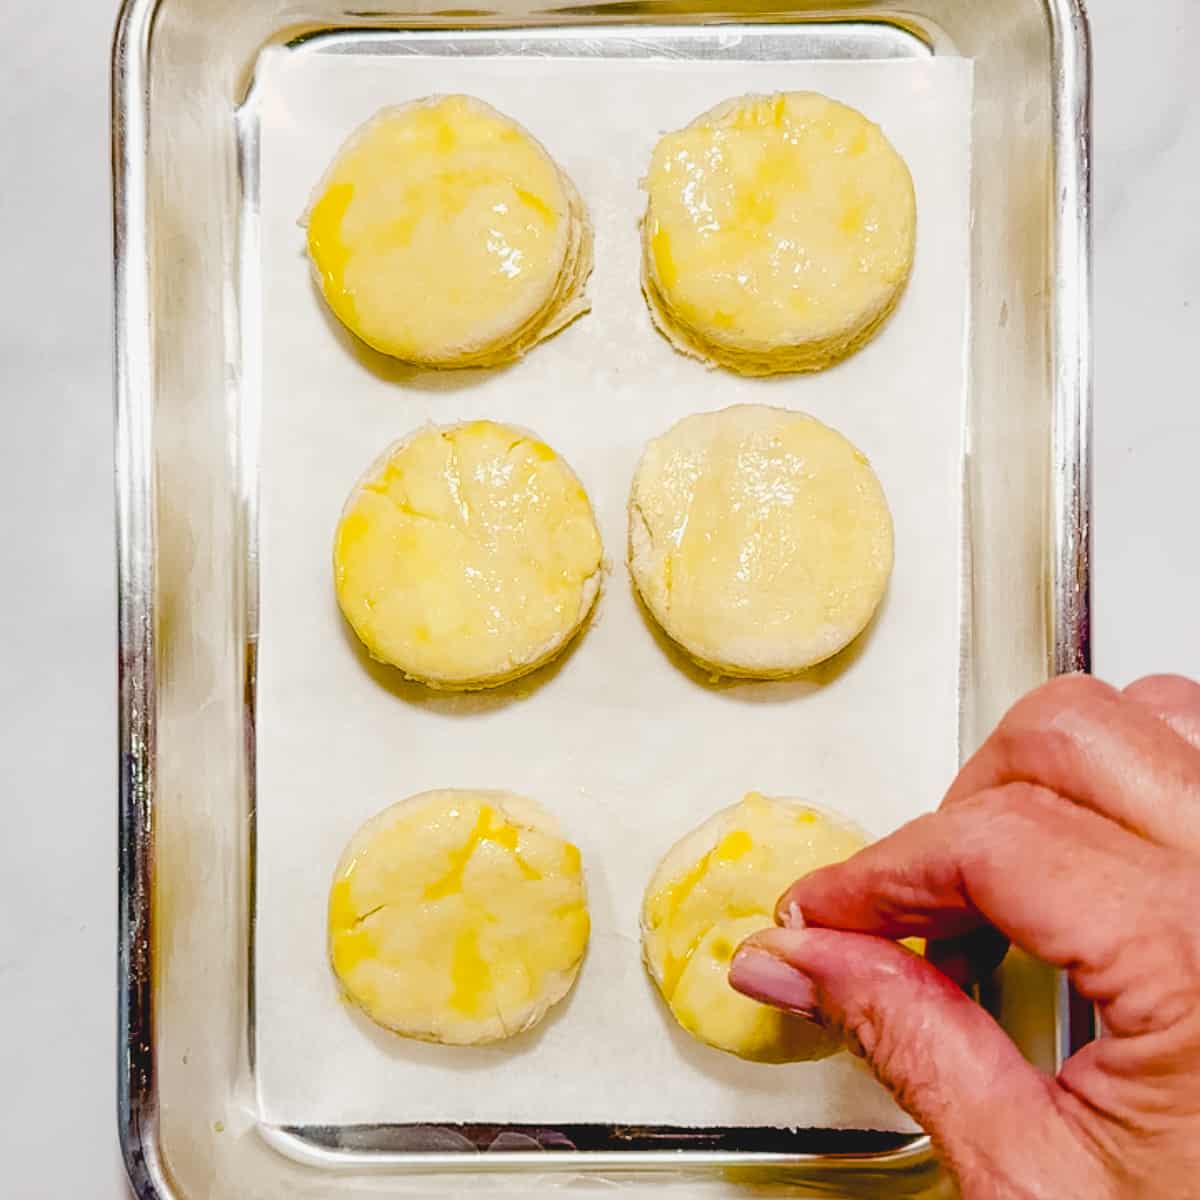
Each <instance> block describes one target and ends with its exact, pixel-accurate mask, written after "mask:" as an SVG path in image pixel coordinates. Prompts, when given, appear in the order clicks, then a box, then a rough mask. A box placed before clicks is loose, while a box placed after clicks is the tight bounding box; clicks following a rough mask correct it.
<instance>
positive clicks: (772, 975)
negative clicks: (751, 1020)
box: [729, 946, 819, 1018]
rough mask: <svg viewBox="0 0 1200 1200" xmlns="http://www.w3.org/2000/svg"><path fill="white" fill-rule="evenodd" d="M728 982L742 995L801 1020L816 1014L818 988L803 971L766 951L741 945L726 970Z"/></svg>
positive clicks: (817, 1008) (817, 1009)
mask: <svg viewBox="0 0 1200 1200" xmlns="http://www.w3.org/2000/svg"><path fill="white" fill-rule="evenodd" d="M729 982H730V984H732V985H733V987H735V988H736V989H737V990H738V991H739V992H741V993H742V994H743V995H744V996H749V997H750V999H751V1000H758V1001H759V1002H760V1003H762V1004H769V1005H771V1007H772V1008H781V1009H783V1010H784V1011H785V1012H790V1013H795V1014H796V1015H797V1016H800V1017H809V1018H813V1017H815V1016H816V1015H817V1012H818V1011H819V1005H818V1003H817V989H816V987H814V986H813V981H812V980H811V979H809V977H808V976H807V975H805V974H804V972H803V971H798V970H797V969H796V968H795V967H793V966H792V965H791V964H790V963H786V962H784V961H783V959H781V958H776V957H775V955H774V954H769V953H768V952H767V951H766V950H757V949H755V948H754V947H753V946H743V947H742V949H740V950H739V951H738V952H737V953H736V954H735V955H734V956H733V963H732V964H731V965H730V968H729Z"/></svg>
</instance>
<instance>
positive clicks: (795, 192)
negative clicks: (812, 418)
mask: <svg viewBox="0 0 1200 1200" xmlns="http://www.w3.org/2000/svg"><path fill="white" fill-rule="evenodd" d="M645 187H646V192H647V205H646V213H645V217H644V219H643V222H642V248H643V255H642V267H643V273H642V287H643V291H644V293H645V296H646V300H647V302H648V304H649V306H650V311H651V314H652V316H653V318H654V321H655V323H656V324H657V325H658V327H659V329H660V330H661V331H662V332H663V333H664V334H665V335H666V337H667V338H668V339H669V340H670V341H671V342H672V343H673V344H674V345H675V346H676V348H677V349H679V350H681V351H682V352H684V353H685V354H690V355H692V356H694V357H696V358H700V359H702V360H704V361H705V362H708V363H709V364H711V365H720V366H724V367H728V368H730V369H731V370H735V371H739V372H741V373H743V374H746V375H767V374H772V373H774V372H782V371H816V370H820V369H821V368H823V367H827V366H830V365H831V364H832V363H835V362H837V361H838V360H840V359H843V358H845V357H846V356H847V355H849V354H850V353H852V352H853V351H854V350H856V349H857V348H858V347H860V346H861V345H863V343H864V342H866V341H867V340H868V339H869V338H870V337H871V336H872V335H873V334H874V333H875V331H876V330H877V329H878V328H879V327H880V325H881V324H882V323H883V321H884V320H885V319H886V317H887V316H888V314H889V313H890V312H891V311H892V309H893V307H894V306H895V304H896V302H897V301H898V299H899V297H900V294H901V292H902V291H903V289H904V285H905V283H906V281H907V279H908V275H909V272H910V269H911V267H912V262H913V253H914V246H915V237H916V198H915V194H914V191H913V183H912V177H911V175H910V174H909V170H908V167H907V166H906V165H905V162H904V160H903V159H902V158H901V157H900V155H899V154H898V153H897V152H896V150H895V149H894V148H893V147H892V145H891V143H890V142H889V141H888V140H887V138H886V137H885V136H884V135H883V132H882V131H881V130H880V129H879V127H878V126H877V125H875V124H873V123H872V122H871V121H869V120H867V118H866V117H864V116H863V115H862V114H861V113H859V112H857V111H856V110H855V109H852V108H848V107H846V106H845V105H844V104H839V103H837V102H836V101H834V100H830V99H828V98H827V97H825V96H821V95H818V94H817V93H815V92H784V93H780V94H777V95H774V96H744V97H740V98H738V99H735V100H729V101H727V102H726V103H724V104H721V105H719V106H718V107H717V108H714V109H713V110H712V111H711V112H707V113H705V114H703V115H702V116H700V117H697V118H696V120H695V121H693V122H692V123H691V124H690V125H688V126H687V127H686V128H685V129H681V130H679V131H678V132H675V133H669V134H667V135H666V136H665V137H664V138H663V139H662V140H661V141H660V142H659V143H658V145H657V146H656V148H655V150H654V155H653V157H652V159H651V162H650V169H649V172H648V175H647V178H646V182H645Z"/></svg>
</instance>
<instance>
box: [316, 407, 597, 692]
mask: <svg viewBox="0 0 1200 1200" xmlns="http://www.w3.org/2000/svg"><path fill="white" fill-rule="evenodd" d="M602 556H603V549H602V546H601V543H600V533H599V530H598V529H597V528H596V520H595V517H594V516H593V514H592V506H591V503H590V502H589V500H588V497H587V494H586V493H585V492H584V490H583V486H582V485H581V484H580V482H579V480H578V478H577V477H576V475H575V473H574V472H573V471H572V470H571V468H570V467H569V466H568V465H567V464H566V463H565V462H564V461H563V460H562V459H561V458H559V456H558V455H557V454H555V452H554V451H553V450H551V449H550V447H549V446H547V445H546V444H545V443H544V442H541V441H539V440H538V439H537V438H536V437H534V436H533V435H532V434H529V433H527V432H525V431H524V430H520V429H517V428H515V427H513V426H510V425H501V424H498V423H496V422H494V421H473V422H470V423H468V424H463V425H452V426H446V427H438V426H432V425H430V426H426V427H424V428H422V429H419V430H417V431H416V432H415V433H413V434H412V435H410V436H409V437H407V438H405V439H404V440H402V441H400V442H398V443H396V444H395V445H394V446H392V447H390V448H389V449H388V450H387V451H386V452H385V453H384V454H383V455H382V456H381V457H380V458H379V459H378V460H377V461H376V462H375V463H374V464H373V465H372V466H371V467H370V469H369V470H368V471H367V473H366V474H365V475H364V476H363V478H362V479H361V480H360V481H359V483H358V484H357V485H356V487H355V489H354V491H353V492H352V493H351V495H350V498H349V500H348V501H347V502H346V507H345V509H344V510H343V512H342V517H341V520H340V522H339V523H338V527H337V532H336V535H335V538H334V551H333V564H334V582H335V587H336V591H337V599H338V604H339V605H340V606H341V610H342V612H343V614H344V615H345V617H346V619H347V621H349V623H350V625H351V627H352V628H353V629H354V632H355V633H356V634H357V635H358V637H359V639H360V640H361V641H362V643H363V644H364V645H365V646H366V648H367V651H368V653H369V654H370V655H371V657H372V658H375V659H378V660H379V661H381V662H384V663H388V664H390V665H392V666H395V667H398V668H399V669H400V670H401V671H403V672H404V673H405V675H407V676H408V677H409V678H410V679H416V680H419V681H420V682H422V683H425V684H427V685H428V686H430V687H434V688H446V689H451V690H460V689H470V688H485V687H493V686H496V685H497V684H501V683H506V682H508V681H509V680H511V679H516V678H517V677H519V676H521V675H524V674H527V673H528V672H529V671H532V670H534V669H535V668H537V667H539V666H541V665H542V664H543V663H545V662H547V661H549V660H550V659H551V658H553V657H554V656H555V655H556V654H557V653H558V652H559V651H560V650H562V649H563V647H564V646H566V644H567V643H568V642H569V641H570V639H571V638H572V637H573V636H574V635H575V633H576V632H577V631H578V630H579V628H580V627H581V626H582V625H583V623H584V621H585V620H586V619H587V616H588V613H589V612H590V611H591V608H592V605H593V604H594V602H595V599H596V596H597V594H598V592H599V589H600V578H601V568H602Z"/></svg>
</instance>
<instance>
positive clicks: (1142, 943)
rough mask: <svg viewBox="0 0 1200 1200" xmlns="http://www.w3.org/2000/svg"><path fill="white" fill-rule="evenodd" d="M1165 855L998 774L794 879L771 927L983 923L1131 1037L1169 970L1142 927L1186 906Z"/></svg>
mask: <svg viewBox="0 0 1200 1200" xmlns="http://www.w3.org/2000/svg"><path fill="white" fill-rule="evenodd" d="M1174 864H1175V856H1174V854H1173V852H1170V851H1166V850H1163V849H1161V848H1159V847H1157V846H1154V845H1152V844H1151V843H1149V842H1146V841H1144V840H1142V839H1140V838H1137V837H1135V836H1134V835H1133V834H1131V833H1129V832H1128V831H1127V830H1124V829H1121V828H1120V827H1118V826H1116V825H1114V824H1112V822H1110V821H1107V820H1105V819H1104V818H1102V817H1100V816H1098V815H1097V814H1096V813H1093V812H1089V811H1088V810H1086V809H1080V808H1075V807H1073V806H1071V805H1067V804H1064V803H1063V802H1062V801H1061V800H1060V799H1059V798H1058V797H1057V796H1055V795H1054V794H1053V793H1050V792H1047V791H1045V790H1043V789H1040V788H1033V787H1030V786H1028V785H1025V784H1010V785H1008V786H1007V787H1004V788H997V789H994V790H992V791H989V792H984V793H982V794H981V795H979V796H976V797H974V798H973V799H971V800H967V801H962V802H961V803H958V804H955V805H952V806H950V807H949V808H944V809H942V810H940V811H939V812H936V813H931V814H929V815H928V816H925V817H922V818H920V819H919V820H917V821H914V822H912V823H911V824H909V825H906V826H904V827H903V828H902V829H900V830H898V831H897V832H896V833H894V834H892V835H891V836H890V837H887V838H884V839H883V840H882V841H879V842H876V843H874V844H873V845H871V846H868V847H867V848H866V849H865V850H863V851H861V852H860V853H859V854H857V855H855V857H854V858H851V859H848V860H847V861H845V862H842V863H837V864H835V865H834V866H830V867H825V868H823V869H822V870H820V871H814V872H813V873H812V874H811V875H807V876H805V877H804V878H803V879H801V880H799V881H798V882H797V883H795V884H793V885H792V887H791V888H789V889H788V891H787V892H785V893H784V895H783V896H782V897H781V898H780V901H779V906H778V908H777V910H776V915H777V920H779V922H780V923H781V924H783V925H791V924H794V923H795V919H796V916H797V914H798V915H800V916H801V917H802V919H803V921H804V922H806V923H807V924H808V925H809V926H822V927H826V928H836V929H842V930H850V931H855V932H860V933H869V934H877V935H880V936H883V937H890V938H897V937H910V936H917V937H926V938H929V939H931V940H934V941H937V940H942V939H946V938H958V937H962V936H963V935H965V934H968V933H970V932H971V931H972V930H975V929H978V928H980V927H983V926H987V925H991V926H993V927H994V928H995V929H996V930H998V931H999V932H1000V933H1001V934H1003V935H1004V936H1005V937H1007V938H1009V939H1011V940H1012V941H1013V942H1015V943H1017V944H1018V945H1020V946H1022V947H1024V948H1025V949H1026V950H1029V951H1030V952H1032V953H1033V954H1036V955H1037V956H1038V957H1040V958H1042V959H1044V960H1045V961H1047V962H1050V963H1053V964H1054V965H1055V966H1059V967H1063V968H1065V969H1066V970H1068V971H1070V972H1071V976H1072V978H1073V979H1074V980H1075V982H1076V985H1077V986H1078V988H1079V990H1080V991H1081V992H1082V994H1083V995H1084V996H1085V997H1087V998H1088V999H1090V1000H1094V1001H1096V1002H1097V1003H1098V1004H1100V1005H1101V1008H1102V1012H1103V1015H1104V1019H1105V1023H1106V1025H1107V1027H1108V1028H1109V1029H1110V1031H1112V1032H1113V1033H1118V1034H1119V1033H1130V1032H1139V1033H1140V1032H1146V1030H1147V1028H1149V1027H1152V1026H1153V1023H1154V1021H1155V1020H1156V1019H1160V1018H1161V1019H1163V1020H1165V1019H1166V1018H1167V1016H1168V1015H1169V1013H1168V1009H1167V1008H1162V1009H1159V1010H1156V1006H1155V1005H1154V1003H1153V1002H1152V1001H1153V997H1154V996H1156V995H1165V994H1166V991H1167V990H1168V984H1169V980H1168V979H1166V978H1164V976H1163V971H1169V968H1168V967H1167V965H1166V963H1165V962H1162V963H1159V962H1155V963H1153V964H1152V963H1150V962H1149V961H1148V959H1147V955H1150V954H1151V953H1154V954H1159V953H1161V952H1160V950H1157V949H1156V950H1153V952H1152V951H1151V949H1150V947H1151V943H1150V941H1149V940H1147V939H1145V938H1144V934H1145V932H1146V930H1148V929H1153V928H1155V927H1156V926H1157V925H1161V923H1162V922H1161V917H1162V913H1163V912H1164V911H1178V906H1179V905H1180V904H1182V903H1184V902H1185V901H1184V897H1183V896H1181V895H1179V894H1178V893H1179V891H1180V887H1181V886H1182V885H1181V884H1180V883H1179V880H1180V879H1181V878H1183V877H1184V876H1182V875H1181V872H1180V871H1179V870H1177V869H1176V867H1175V865H1174ZM1189 928H1190V925H1189ZM1163 944H1164V943H1163V941H1162V939H1157V940H1156V941H1154V943H1153V946H1155V947H1161V946H1162V945H1163ZM1143 976H1144V978H1143ZM1139 978H1140V979H1141V983H1140V984H1139V985H1138V986H1137V987H1136V988H1135V989H1134V993H1136V994H1137V995H1138V997H1139V1000H1138V1003H1137V1004H1136V1005H1131V1004H1130V1002H1129V997H1130V995H1131V994H1134V993H1131V992H1130V988H1131V986H1132V985H1131V981H1136V980H1137V979H1139ZM1122 997H1123V998H1122ZM1156 1011H1157V1016H1156ZM1147 1023H1149V1025H1148V1024H1147Z"/></svg>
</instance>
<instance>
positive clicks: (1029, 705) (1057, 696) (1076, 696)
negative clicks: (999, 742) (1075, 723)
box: [1000, 675, 1117, 729]
mask: <svg viewBox="0 0 1200 1200" xmlns="http://www.w3.org/2000/svg"><path fill="white" fill-rule="evenodd" d="M1116 695H1117V692H1116V690H1115V689H1114V688H1112V687H1110V686H1109V685H1108V684H1107V683H1103V682H1101V681H1100V680H1099V679H1097V678H1096V677H1095V676H1093V675H1059V676H1057V677H1056V678H1054V679H1051V680H1049V681H1048V682H1046V683H1043V684H1042V685H1041V687H1038V688H1035V689H1034V690H1033V691H1032V692H1030V693H1029V694H1028V695H1027V696H1024V697H1022V699H1020V700H1018V701H1017V702H1016V704H1014V705H1013V706H1012V708H1010V709H1009V710H1008V713H1007V715H1006V716H1005V717H1004V718H1003V720H1002V721H1001V722H1000V725H1001V728H1003V727H1005V726H1006V725H1010V724H1011V725H1013V726H1015V727H1017V728H1034V729H1041V728H1044V727H1046V726H1048V725H1053V724H1054V722H1055V721H1056V720H1057V718H1059V717H1060V716H1062V714H1063V713H1067V712H1078V711H1087V710H1090V709H1094V708H1096V707H1097V706H1099V705H1101V704H1106V703H1110V702H1111V701H1112V699H1113V697H1114V696H1116Z"/></svg>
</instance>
